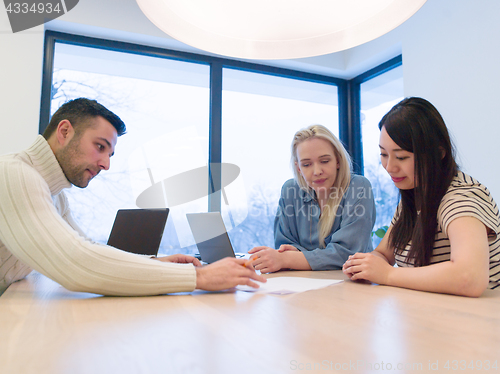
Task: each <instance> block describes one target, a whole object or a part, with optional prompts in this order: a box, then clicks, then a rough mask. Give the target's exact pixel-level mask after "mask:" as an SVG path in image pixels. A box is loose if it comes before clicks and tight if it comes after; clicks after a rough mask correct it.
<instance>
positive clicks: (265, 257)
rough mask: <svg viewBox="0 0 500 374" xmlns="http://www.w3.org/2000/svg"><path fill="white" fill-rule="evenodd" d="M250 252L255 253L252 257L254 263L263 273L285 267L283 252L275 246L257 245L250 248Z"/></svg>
mask: <svg viewBox="0 0 500 374" xmlns="http://www.w3.org/2000/svg"><path fill="white" fill-rule="evenodd" d="M248 253H250V254H253V256H251V257H250V259H251V260H252V265H253V267H254V268H255V269H256V270H260V272H261V273H273V272H275V271H278V270H281V269H282V268H283V267H284V256H283V253H281V252H279V251H277V250H275V249H273V248H270V247H265V246H261V247H255V248H252V249H251V250H249V251H248Z"/></svg>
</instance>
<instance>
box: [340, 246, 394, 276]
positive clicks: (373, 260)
mask: <svg viewBox="0 0 500 374" xmlns="http://www.w3.org/2000/svg"><path fill="white" fill-rule="evenodd" d="M393 270H394V267H392V266H391V265H389V263H388V262H387V260H386V259H384V258H382V257H381V256H378V255H376V254H373V253H362V252H358V253H356V254H354V255H352V256H349V258H348V259H347V261H346V262H345V263H344V265H343V266H342V271H343V272H344V274H345V275H347V276H348V277H349V278H350V279H351V280H367V281H370V282H372V283H377V284H389V275H390V273H391V271H393Z"/></svg>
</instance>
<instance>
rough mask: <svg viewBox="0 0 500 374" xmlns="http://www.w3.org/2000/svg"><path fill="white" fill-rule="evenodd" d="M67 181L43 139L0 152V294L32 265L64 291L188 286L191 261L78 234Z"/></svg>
mask: <svg viewBox="0 0 500 374" xmlns="http://www.w3.org/2000/svg"><path fill="white" fill-rule="evenodd" d="M69 187H71V184H70V183H69V182H68V180H67V179H66V177H65V176H64V173H63V171H62V169H61V167H60V166H59V163H58V162H57V159H56V158H55V156H54V153H53V152H52V150H51V148H50V146H49V144H48V143H47V141H46V140H45V139H44V138H43V137H42V136H38V137H37V139H36V141H35V142H34V143H33V144H32V145H31V147H30V148H28V149H27V150H25V151H24V152H20V153H17V154H11V155H6V156H1V157H0V294H1V293H2V292H3V291H4V290H5V289H6V288H7V287H8V286H9V285H10V284H11V283H12V282H15V281H17V280H19V279H22V278H24V277H25V276H26V275H27V274H29V273H30V272H31V270H32V269H35V270H37V271H38V272H40V273H42V274H44V275H46V276H47V277H49V278H51V279H52V280H54V281H56V282H58V283H59V284H61V285H62V286H64V287H65V288H67V289H69V290H71V291H79V292H92V293H97V294H102V295H117V296H135V295H158V294H164V293H169V292H182V291H192V290H193V289H194V288H195V286H196V271H195V269H194V266H193V265H192V264H173V263H167V262H161V261H155V260H151V259H149V258H147V257H144V256H140V255H135V254H132V253H128V252H124V251H120V250H118V249H116V248H113V247H110V246H107V245H101V244H97V243H94V242H92V241H90V240H89V239H87V238H85V236H84V234H83V233H82V232H81V230H80V229H79V228H78V226H77V225H76V223H75V222H74V221H73V219H72V218H71V211H70V209H69V206H68V200H67V198H66V195H65V194H64V191H63V190H64V189H66V188H69Z"/></svg>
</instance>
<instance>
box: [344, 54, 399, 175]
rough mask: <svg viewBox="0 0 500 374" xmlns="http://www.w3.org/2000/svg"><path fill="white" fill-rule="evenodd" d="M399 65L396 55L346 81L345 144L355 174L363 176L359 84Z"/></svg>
mask: <svg viewBox="0 0 500 374" xmlns="http://www.w3.org/2000/svg"><path fill="white" fill-rule="evenodd" d="M401 65H403V56H402V55H398V56H396V57H394V58H392V59H390V60H388V61H386V62H384V63H382V64H380V65H378V66H376V67H374V68H373V69H370V70H368V71H366V72H364V73H362V74H360V75H358V76H357V77H354V78H353V79H351V80H349V81H347V91H348V96H349V97H348V101H349V119H348V121H347V122H348V123H349V126H348V128H347V131H348V136H347V139H348V141H349V143H347V144H348V150H349V152H350V154H351V157H352V160H353V170H354V172H355V173H356V174H359V175H364V162H363V139H362V134H361V84H362V83H364V82H366V81H369V80H370V79H373V78H375V77H378V76H379V75H381V74H384V73H386V72H388V71H389V70H392V69H394V68H397V67H398V66H401Z"/></svg>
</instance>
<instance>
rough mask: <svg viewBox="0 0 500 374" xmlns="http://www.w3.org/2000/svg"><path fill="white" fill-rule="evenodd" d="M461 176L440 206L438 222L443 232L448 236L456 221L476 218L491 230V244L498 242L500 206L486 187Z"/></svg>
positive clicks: (489, 234) (464, 175)
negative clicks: (461, 218)
mask: <svg viewBox="0 0 500 374" xmlns="http://www.w3.org/2000/svg"><path fill="white" fill-rule="evenodd" d="M460 174H462V175H461V178H460V180H458V181H454V186H453V187H454V188H450V189H449V190H448V192H447V193H446V194H445V196H444V197H443V199H442V201H441V204H440V206H439V210H438V221H440V224H441V227H442V230H443V232H444V233H445V235H446V236H448V226H449V224H450V223H451V222H452V221H453V220H454V219H457V218H460V217H474V218H476V219H478V220H479V221H481V222H482V223H484V225H485V226H486V227H487V228H488V229H489V230H488V240H489V242H490V243H491V242H492V241H496V239H497V237H498V236H499V235H498V234H499V231H500V222H499V214H498V206H497V205H496V203H495V201H494V200H493V198H492V196H491V194H490V192H489V190H488V189H487V188H486V187H485V186H483V185H482V184H480V183H479V182H477V181H476V180H475V179H473V178H472V177H470V176H468V175H466V174H464V173H460Z"/></svg>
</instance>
